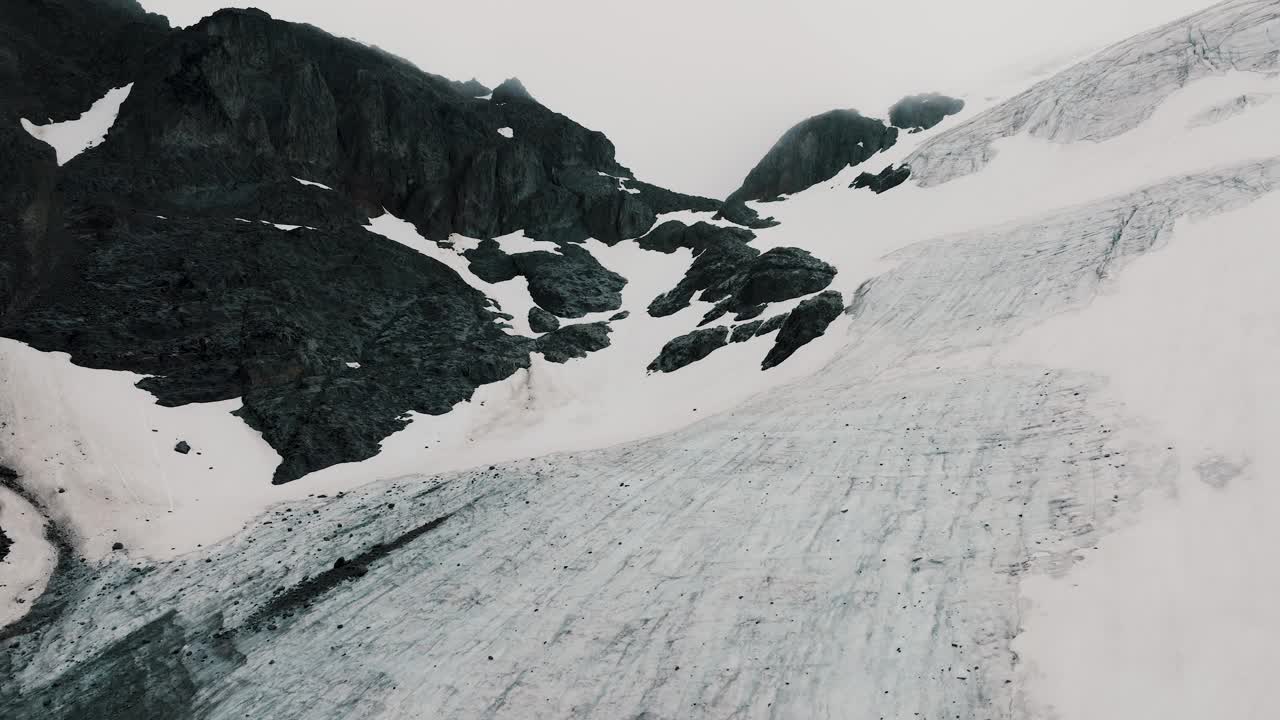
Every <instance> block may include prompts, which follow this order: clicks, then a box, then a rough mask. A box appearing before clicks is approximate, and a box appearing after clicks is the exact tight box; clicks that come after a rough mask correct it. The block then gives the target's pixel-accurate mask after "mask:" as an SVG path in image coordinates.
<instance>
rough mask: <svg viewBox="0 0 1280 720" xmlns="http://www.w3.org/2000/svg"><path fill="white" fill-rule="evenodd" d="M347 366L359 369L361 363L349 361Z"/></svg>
mask: <svg viewBox="0 0 1280 720" xmlns="http://www.w3.org/2000/svg"><path fill="white" fill-rule="evenodd" d="M347 367H349V368H351V369H352V370H359V369H360V363H358V362H349V363H347Z"/></svg>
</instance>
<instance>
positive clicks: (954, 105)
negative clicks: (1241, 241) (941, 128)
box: [889, 93, 964, 131]
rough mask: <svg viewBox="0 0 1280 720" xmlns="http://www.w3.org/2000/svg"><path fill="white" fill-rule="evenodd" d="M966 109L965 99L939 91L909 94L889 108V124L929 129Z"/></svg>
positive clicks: (915, 129)
mask: <svg viewBox="0 0 1280 720" xmlns="http://www.w3.org/2000/svg"><path fill="white" fill-rule="evenodd" d="M963 109H964V100H961V99H959V98H953V97H947V96H946V95H941V94H939V93H921V94H919V95H908V96H907V97H904V98H902V99H901V100H899V101H898V102H896V103H894V104H893V106H892V107H890V108H889V124H891V125H893V126H894V127H896V128H900V129H902V130H910V131H919V130H928V129H929V128H931V127H933V126H935V125H937V124H938V123H940V122H942V121H943V120H945V119H946V118H947V116H949V115H955V114H956V113H958V112H960V111H961V110H963Z"/></svg>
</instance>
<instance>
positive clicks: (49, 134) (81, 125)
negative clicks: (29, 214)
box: [21, 83, 133, 165]
mask: <svg viewBox="0 0 1280 720" xmlns="http://www.w3.org/2000/svg"><path fill="white" fill-rule="evenodd" d="M132 89H133V83H129V84H128V85H125V86H124V87H118V88H115V89H112V90H108V91H107V94H106V95H103V96H102V97H101V98H99V99H98V101H97V102H95V103H94V104H93V105H90V106H89V109H88V110H86V111H84V113H82V114H81V115H80V117H78V118H76V119H74V120H66V121H64V122H59V123H53V122H51V123H46V124H44V125H37V124H35V123H33V122H31V121H30V120H27V119H26V118H22V119H21V123H22V127H23V129H24V130H26V131H27V132H28V133H30V134H31V137H34V138H36V139H37V140H40V141H41V142H44V143H46V144H48V145H49V146H50V147H52V148H53V150H54V152H55V153H56V154H57V157H58V165H66V164H67V163H68V162H70V161H71V158H73V157H75V156H77V155H79V154H80V153H82V152H84V151H85V150H88V149H89V148H93V147H97V146H98V145H100V144H102V141H103V140H105V139H106V137H107V131H108V130H110V129H111V126H112V125H114V124H115V122H116V116H117V115H118V114H119V113H120V105H121V104H122V103H124V101H125V98H127V97H129V91H130V90H132Z"/></svg>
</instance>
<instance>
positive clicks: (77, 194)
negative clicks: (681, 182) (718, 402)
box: [0, 0, 719, 482]
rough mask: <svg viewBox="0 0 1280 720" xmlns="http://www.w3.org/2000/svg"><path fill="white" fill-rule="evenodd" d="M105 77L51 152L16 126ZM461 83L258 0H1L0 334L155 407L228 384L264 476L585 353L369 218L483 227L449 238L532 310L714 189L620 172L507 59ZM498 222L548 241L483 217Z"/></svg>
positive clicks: (611, 286)
mask: <svg viewBox="0 0 1280 720" xmlns="http://www.w3.org/2000/svg"><path fill="white" fill-rule="evenodd" d="M129 83H132V89H131V91H130V93H129V95H128V98H127V100H125V102H124V103H123V105H122V106H121V107H120V110H119V114H118V116H117V117H116V119H115V122H114V125H113V126H112V127H111V129H110V131H109V133H108V134H107V136H106V139H105V141H104V142H102V144H101V145H99V146H97V147H95V148H93V149H92V150H89V151H87V152H84V153H83V154H81V155H79V156H76V157H75V158H74V159H72V160H70V161H69V162H67V163H66V164H65V165H63V166H61V167H59V166H58V164H57V162H56V161H55V158H54V153H53V151H52V149H51V148H49V147H48V146H46V145H44V144H43V143H41V142H40V141H38V140H36V139H35V138H33V137H31V136H30V135H28V134H27V132H26V131H24V130H23V129H22V126H21V124H20V119H22V118H28V119H33V120H35V121H37V122H46V121H47V120H67V119H71V118H75V117H76V116H77V115H78V114H79V113H81V112H82V111H84V110H85V109H86V108H88V107H89V105H91V104H92V103H93V102H94V101H95V100H97V99H98V98H99V97H101V96H102V95H103V94H104V93H105V92H106V91H107V90H108V89H110V88H114V87H121V86H123V85H126V84H129ZM486 95H489V93H488V89H487V88H485V87H483V86H482V85H480V84H479V83H476V82H474V81H472V82H455V81H452V80H448V79H446V78H442V77H439V76H435V75H431V74H429V73H425V72H422V71H421V70H419V69H418V68H416V67H414V66H413V65H412V64H410V63H408V62H406V61H404V60H402V59H400V58H397V57H395V56H393V55H390V54H388V53H386V52H383V51H381V50H377V49H375V48H370V47H367V46H364V45H361V44H359V43H357V42H354V41H350V40H345V39H340V38H336V37H333V36H331V35H328V34H326V33H325V32H323V31H321V30H319V29H317V28H314V27H311V26H307V25H296V24H291V23H287V22H282V21H278V20H274V19H272V18H271V17H269V16H268V15H266V14H265V13H263V12H261V11H257V10H239V9H234V10H221V11H218V12H216V13H214V14H213V15H211V16H210V17H208V18H205V19H204V20H202V21H200V22H199V23H197V24H195V25H193V26H191V27H189V28H183V29H170V28H169V27H168V26H167V24H166V23H165V21H164V20H163V18H160V17H158V16H154V15H148V14H146V13H145V12H144V11H143V10H142V9H141V7H140V6H139V5H138V4H137V3H136V2H133V1H132V0H109V1H108V0H97V1H96V2H79V3H74V4H73V3H69V2H64V1H63V0H14V2H13V3H10V4H8V5H6V8H5V12H4V13H3V15H0V145H2V146H3V147H4V148H5V152H3V153H0V171H3V174H4V176H5V182H4V183H3V185H2V186H0V235H2V236H3V238H4V242H3V243H0V335H3V336H6V337H11V338H16V339H19V340H22V341H24V342H27V343H30V344H31V345H32V346H34V347H36V348H38V349H41V350H47V351H63V352H68V353H70V354H71V357H72V360H73V361H74V362H76V363H77V364H81V365H86V366H90V367H97V368H111V369H119V370H130V371H133V372H138V373H143V374H146V375H148V376H149V377H148V378H147V379H145V380H144V381H143V382H142V383H140V385H141V387H143V388H145V389H146V390H148V391H150V392H152V393H154V394H155V395H156V396H157V398H158V400H159V402H160V403H161V404H163V405H181V404H184V403H189V402H205V401H212V400H225V399H229V398H237V397H238V398H242V400H243V407H242V408H241V409H240V410H239V414H240V415H241V416H242V417H243V418H244V420H245V421H246V422H247V423H248V424H249V425H251V426H252V427H254V428H255V429H257V430H259V431H261V432H262V434H263V437H264V438H265V439H266V440H267V442H269V443H270V444H271V446H272V447H274V448H275V449H276V450H277V451H278V452H279V453H280V455H281V457H282V462H281V464H280V466H279V467H278V468H277V470H276V473H275V481H276V482H286V481H289V480H293V479H296V478H298V477H301V476H302V475H304V474H306V473H308V472H311V471H314V470H318V469H321V468H324V467H327V466H330V465H333V464H336V463H341V462H349V461H355V460H361V459H364V458H367V457H370V456H372V455H373V454H375V453H376V452H377V451H378V443H379V442H380V441H381V440H382V439H383V438H385V437H386V436H387V435H389V434H391V433H393V432H395V431H396V430H399V429H400V428H402V427H404V425H405V420H404V419H403V418H404V417H405V413H406V412H408V411H415V412H420V413H427V414H440V413H445V412H448V411H449V410H450V409H451V408H452V407H453V405H454V404H456V403H457V402H460V401H462V400H465V399H467V398H469V397H470V396H471V394H472V392H473V391H474V389H475V388H476V387H477V386H479V385H481V384H484V383H488V382H494V381H496V380H500V379H502V378H505V377H507V376H509V375H510V374H511V373H513V372H515V371H516V370H517V369H519V368H522V367H527V366H528V364H529V353H530V352H533V351H535V350H538V349H541V350H543V351H545V352H544V354H548V356H551V355H557V356H559V355H568V356H577V355H575V354H573V353H581V352H589V351H591V349H596V348H599V347H601V346H602V344H601V343H602V341H601V339H600V338H601V337H602V331H596V330H582V329H578V330H573V331H572V332H570V333H567V334H565V335H561V336H558V337H557V338H556V339H554V340H544V341H542V342H541V343H535V342H534V340H533V339H532V338H522V337H516V336H513V335H509V334H507V333H505V332H503V330H502V328H501V327H499V325H497V324H495V320H498V319H502V318H503V317H509V316H506V315H504V314H501V313H499V312H497V311H496V310H494V309H493V308H492V307H490V303H489V301H488V298H486V297H485V296H484V295H483V294H481V293H480V292H479V291H477V290H475V289H473V288H472V287H471V285H470V284H469V283H468V282H467V281H466V280H465V279H464V278H462V277H460V276H459V275H458V274H457V273H455V272H454V271H453V270H450V269H449V268H448V267H446V266H445V265H443V264H441V263H440V262H437V261H436V260H433V259H432V258H429V257H426V256H424V255H422V254H419V253H417V252H415V251H413V250H411V249H409V248H407V247H405V246H402V245H399V244H397V243H395V242H393V241H391V240H388V239H386V238H384V237H381V236H379V235H376V234H373V233H370V232H369V231H368V230H367V229H366V224H367V223H368V222H369V218H370V217H376V216H379V215H381V214H382V213H383V212H384V211H390V212H391V213H393V214H394V215H395V216H396V217H399V218H402V219H405V220H407V221H409V222H412V223H413V224H414V225H415V226H416V227H417V229H418V231H419V232H420V233H421V234H422V235H423V236H425V237H426V238H429V239H431V240H435V241H441V242H443V241H446V240H447V239H448V238H449V236H450V235H452V234H454V233H458V234H461V235H464V236H467V237H473V238H480V239H486V240H485V241H484V242H482V243H480V246H479V247H478V248H477V249H476V250H473V251H471V252H470V253H468V254H467V257H468V260H469V261H470V263H471V270H472V271H473V272H474V273H475V274H476V276H477V277H479V278H481V279H484V280H487V281H490V282H500V281H504V280H508V279H511V278H513V277H515V276H516V275H523V276H525V278H526V279H527V281H528V283H529V288H530V293H531V295H532V296H533V298H534V299H535V301H536V302H537V303H538V304H539V305H541V306H542V307H543V308H544V309H546V310H547V311H549V312H550V313H553V314H555V315H559V316H561V317H581V316H583V315H585V314H587V313H592V312H602V311H610V310H617V309H619V307H620V295H619V293H620V290H621V288H622V287H623V285H624V284H625V282H626V281H625V279H624V278H623V277H621V276H619V275H617V274H616V273H612V272H610V271H609V270H607V269H605V268H604V267H602V266H600V264H599V263H598V262H596V261H595V259H594V258H593V257H592V256H591V254H590V253H589V252H588V251H587V250H585V249H584V248H582V247H581V246H580V245H578V243H580V242H581V241H582V240H584V239H585V238H588V237H595V238H598V239H600V240H602V241H605V242H618V241H621V240H624V239H627V238H634V237H637V236H639V235H641V234H643V233H644V232H646V231H647V230H648V229H649V227H650V226H651V225H652V224H653V222H654V218H655V217H656V215H657V214H658V213H660V212H670V211H673V210H680V209H699V210H714V209H716V208H718V207H719V203H718V202H717V201H714V200H710V199H707V198H696V197H691V196H686V195H681V194H680V193H676V192H672V191H669V190H664V189H662V188H658V187H656V186H652V185H648V184H646V183H641V182H639V181H635V180H634V179H633V175H632V173H631V172H630V171H629V170H628V169H627V168H625V167H623V166H622V165H620V164H618V162H617V161H616V160H615V159H614V149H613V144H612V143H611V142H609V140H608V138H606V137H605V136H604V135H603V134H602V133H600V132H596V131H593V130H589V129H587V128H584V127H582V126H581V125H578V124H577V123H575V122H573V121H572V120H570V119H569V118H567V117H565V116H563V115H560V114H558V113H555V112H553V111H551V110H549V109H548V108H546V107H545V106H543V105H542V104H540V103H539V102H538V101H537V100H536V99H534V97H533V96H532V95H531V94H530V93H529V92H528V90H527V89H525V88H524V86H523V85H522V84H520V83H519V81H516V80H509V81H507V82H505V83H503V84H502V85H500V86H499V87H498V88H495V89H494V90H493V93H492V95H491V96H490V97H489V99H486V98H485V96H486ZM500 128H510V129H511V131H512V132H511V137H507V136H506V135H504V134H500V133H498V130H499V129H500ZM602 173H603V175H602ZM606 175H607V176H610V177H606ZM295 178H300V179H303V180H307V181H308V182H310V183H323V185H325V186H327V188H325V187H317V186H316V185H314V184H303V183H301V182H299V181H298V180H296V179H295ZM615 178H626V179H627V183H628V187H630V188H633V189H638V190H639V192H634V193H633V192H627V191H625V190H623V189H621V188H620V187H619V182H618V180H616V179H615ZM272 223H279V224H282V225H286V226H295V225H296V226H302V227H299V228H297V229H293V230H287V231H286V230H285V229H280V228H278V227H275V226H274V225H273V224H272ZM521 229H522V230H524V231H525V233H526V234H527V235H528V236H530V237H533V238H536V239H539V240H549V241H552V242H555V243H556V244H557V246H558V252H542V251H539V252H531V253H517V254H507V253H505V252H503V251H502V249H501V248H500V247H499V246H498V244H497V243H496V242H493V241H491V240H487V238H493V237H498V236H501V235H505V234H507V233H510V232H513V231H516V230H521ZM562 332H563V331H562ZM603 337H604V341H603V342H604V343H607V332H604V333H603ZM561 348H570V349H568V350H565V349H561ZM352 358H359V361H360V363H361V370H360V372H358V373H352V372H349V371H347V368H346V366H345V362H346V361H349V360H351V359H352Z"/></svg>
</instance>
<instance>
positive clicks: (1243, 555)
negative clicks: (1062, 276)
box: [1009, 195, 1280, 720]
mask: <svg viewBox="0 0 1280 720" xmlns="http://www.w3.org/2000/svg"><path fill="white" fill-rule="evenodd" d="M1278 222H1280V197H1277V196H1276V195H1270V196H1267V197H1265V198H1263V199H1261V200H1258V201H1256V202H1255V203H1253V204H1251V205H1248V206H1246V207H1244V208H1242V209H1239V210H1235V211H1232V212H1230V213H1227V214H1224V215H1221V216H1217V217H1214V218H1212V219H1211V220H1208V219H1202V220H1199V221H1187V222H1183V223H1180V224H1179V225H1178V227H1177V229H1176V230H1175V231H1174V232H1173V233H1172V234H1171V236H1170V237H1169V238H1168V239H1167V240H1166V245H1165V246H1164V247H1162V248H1161V249H1158V250H1157V251H1155V252H1153V253H1151V254H1149V255H1147V256H1146V257H1144V258H1142V259H1140V260H1138V261H1136V262H1135V263H1134V265H1133V266H1132V267H1131V268H1129V269H1127V270H1125V271H1124V274H1123V275H1122V276H1121V277H1120V278H1119V279H1118V281H1117V282H1116V283H1115V284H1114V285H1113V286H1112V287H1111V288H1110V289H1109V291H1108V292H1106V293H1105V294H1104V295H1103V296H1101V297H1099V298H1098V299H1097V300H1096V301H1095V302H1094V303H1093V304H1091V305H1090V306H1089V307H1087V308H1084V309H1082V310H1080V311H1078V312H1073V313H1068V314H1064V315H1062V316H1060V317H1057V318H1054V319H1053V320H1050V321H1049V322H1047V323H1045V324H1044V325H1042V326H1040V327H1038V328H1036V329H1035V330H1034V331H1033V332H1030V333H1028V334H1027V335H1026V336H1025V337H1023V338H1021V339H1020V340H1019V342H1018V343H1017V344H1016V345H1015V346H1014V347H1013V348H1010V350H1009V357H1011V358H1016V359H1019V360H1023V361H1028V362H1037V361H1038V362H1046V363H1047V362H1052V363H1054V364H1058V365H1067V366H1070V367H1075V368H1080V369H1084V370H1088V371H1090V372H1094V373H1098V374H1100V375H1102V376H1105V377H1106V378H1108V380H1109V384H1108V387H1107V390H1108V393H1109V394H1111V395H1113V396H1114V397H1115V398H1116V399H1118V400H1120V401H1123V402H1124V403H1125V404H1126V405H1127V406H1128V407H1130V408H1132V409H1133V410H1134V411H1137V412H1139V413H1140V414H1141V415H1142V416H1144V417H1146V418H1149V419H1151V421H1153V422H1156V423H1157V427H1156V428H1155V432H1157V433H1159V434H1160V435H1162V436H1164V437H1166V438H1167V442H1168V444H1169V446H1170V447H1173V448H1175V449H1176V452H1177V465H1176V469H1175V472H1173V473H1172V477H1173V478H1174V480H1175V485H1174V487H1173V492H1172V493H1171V494H1170V495H1168V496H1159V497H1154V498H1152V500H1151V505H1152V507H1151V508H1150V509H1149V511H1148V512H1147V513H1146V514H1145V516H1144V518H1143V520H1142V522H1141V523H1140V524H1138V525H1136V526H1134V527H1130V528H1128V529H1126V530H1124V531H1121V532H1117V533H1116V534H1114V535H1111V536H1109V537H1107V538H1106V539H1104V540H1103V541H1102V542H1101V543H1100V545H1099V549H1098V551H1097V552H1096V553H1093V554H1091V555H1090V556H1089V558H1088V559H1087V560H1086V561H1085V562H1084V563H1082V564H1081V565H1080V566H1078V567H1077V568H1076V569H1075V570H1074V571H1073V572H1072V573H1071V574H1069V575H1067V576H1065V577H1062V578H1053V577H1036V578H1032V579H1029V580H1028V581H1026V582H1025V583H1024V585H1023V592H1024V595H1025V597H1026V598H1027V600H1028V610H1027V612H1026V613H1025V614H1024V619H1023V625H1024V628H1025V630H1024V632H1023V633H1022V634H1021V635H1020V636H1019V638H1018V640H1017V642H1016V643H1015V646H1014V647H1015V649H1016V650H1017V651H1018V653H1019V654H1020V655H1021V656H1022V657H1024V658H1026V659H1027V660H1028V661H1029V663H1030V670H1029V677H1028V682H1029V685H1028V687H1029V689H1030V692H1031V694H1032V697H1034V698H1036V699H1038V700H1040V701H1041V702H1042V703H1043V704H1045V705H1050V706H1052V707H1053V709H1054V711H1055V712H1056V715H1055V717H1059V718H1061V720H1084V719H1086V718H1095V719H1103V720H1105V719H1107V718H1117V719H1119V718H1133V717H1162V718H1170V720H1178V719H1182V718H1186V719H1188V720H1190V719H1192V718H1204V717H1232V718H1272V717H1280V689H1277V688H1276V687H1275V685H1274V679H1273V677H1272V673H1271V669H1272V668H1275V667H1277V666H1280V649H1278V648H1277V647H1276V645H1275V639H1276V638H1277V637H1280V620H1278V619H1277V617H1276V614H1275V612H1274V609H1273V607H1272V606H1271V603H1270V599H1271V598H1274V597H1275V596H1276V594H1277V593H1278V592H1280V568H1278V567H1277V566H1276V564H1275V563H1274V562H1273V561H1272V559H1271V557H1270V556H1271V549H1272V548H1275V547H1276V546H1277V544H1278V543H1280V529H1277V525H1276V523H1275V522H1274V519H1273V518H1272V515H1273V512H1274V509H1275V508H1276V507H1280V485H1278V484H1277V483H1276V482H1275V481H1276V479H1277V477H1280V455H1278V453H1277V446H1276V443H1275V438H1276V436H1277V433H1280V380H1277V378H1276V374H1275V368H1276V367H1277V363H1280V298H1278V297H1277V296H1276V293H1275V291H1274V280H1273V278H1272V277H1271V276H1272V274H1273V273H1272V272H1271V269H1272V268H1275V267H1276V266H1277V263H1278V262H1280V246H1277V245H1276V243H1275V242H1274V240H1275V238H1274V233H1273V232H1272V230H1271V229H1272V228H1274V227H1276V226H1277V223H1278Z"/></svg>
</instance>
